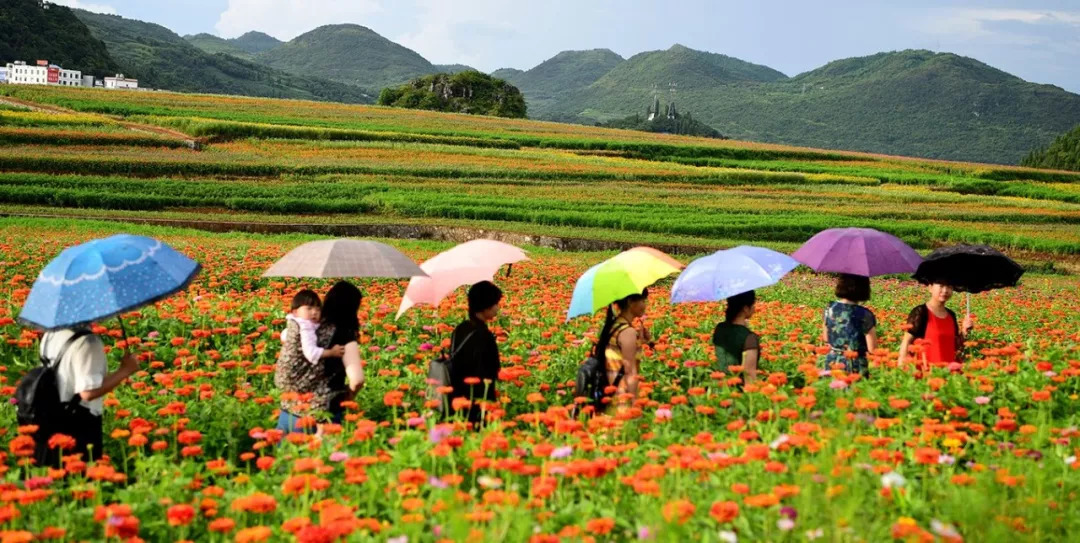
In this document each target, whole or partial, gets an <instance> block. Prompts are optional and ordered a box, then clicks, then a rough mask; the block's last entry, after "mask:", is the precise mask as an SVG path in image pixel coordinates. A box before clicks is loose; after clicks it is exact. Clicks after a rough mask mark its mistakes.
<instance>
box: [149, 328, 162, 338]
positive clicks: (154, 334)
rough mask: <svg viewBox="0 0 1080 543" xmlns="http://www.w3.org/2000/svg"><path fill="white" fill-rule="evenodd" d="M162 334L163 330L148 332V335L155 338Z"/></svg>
mask: <svg viewBox="0 0 1080 543" xmlns="http://www.w3.org/2000/svg"><path fill="white" fill-rule="evenodd" d="M160 335H161V332H158V331H157V330H154V331H153V332H150V333H149V334H146V337H148V338H150V339H154V338H156V337H158V336H160Z"/></svg>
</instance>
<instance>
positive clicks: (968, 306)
mask: <svg viewBox="0 0 1080 543" xmlns="http://www.w3.org/2000/svg"><path fill="white" fill-rule="evenodd" d="M966 294H967V314H968V316H971V293H970V292H968V293H966Z"/></svg>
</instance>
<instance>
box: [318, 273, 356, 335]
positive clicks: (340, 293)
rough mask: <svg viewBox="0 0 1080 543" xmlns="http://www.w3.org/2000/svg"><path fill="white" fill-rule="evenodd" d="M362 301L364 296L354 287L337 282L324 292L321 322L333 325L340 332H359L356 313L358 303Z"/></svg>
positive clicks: (347, 283) (346, 282)
mask: <svg viewBox="0 0 1080 543" xmlns="http://www.w3.org/2000/svg"><path fill="white" fill-rule="evenodd" d="M363 299H364V295H363V294H361V293H360V289H358V288H356V286H355V285H353V284H352V283H350V282H348V281H338V282H337V283H335V284H334V286H332V287H330V290H329V291H327V292H326V300H325V301H324V302H323V308H322V322H324V323H329V324H333V325H334V326H335V327H337V328H338V329H339V330H340V331H342V332H347V333H351V332H352V331H357V332H359V330H360V319H359V318H358V317H357V316H356V313H357V312H358V311H360V302H361V301H362V300H363Z"/></svg>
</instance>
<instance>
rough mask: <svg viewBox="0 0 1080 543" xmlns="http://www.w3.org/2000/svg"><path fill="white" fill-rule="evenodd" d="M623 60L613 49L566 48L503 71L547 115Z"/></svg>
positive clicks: (535, 108)
mask: <svg viewBox="0 0 1080 543" xmlns="http://www.w3.org/2000/svg"><path fill="white" fill-rule="evenodd" d="M621 62H623V58H622V57H620V56H619V55H617V54H615V53H614V52H612V51H611V50H609V49H592V50H589V51H563V52H561V53H559V54H557V55H555V56H554V57H552V58H549V59H548V60H545V61H544V62H542V63H540V64H538V65H537V66H536V67H534V68H532V69H531V70H528V71H524V72H517V73H514V72H513V71H508V70H507V71H503V72H502V75H505V76H506V77H505V79H506V80H507V81H509V82H511V83H513V84H514V85H515V86H516V87H518V88H519V89H521V92H522V93H524V94H525V99H526V100H527V101H528V103H529V109H530V111H532V112H533V115H534V116H536V117H546V116H547V115H548V114H549V113H551V112H552V111H554V110H555V109H556V108H557V105H558V104H559V103H561V102H563V101H567V100H570V101H572V100H574V97H575V95H576V94H578V93H580V92H581V91H582V90H583V89H585V88H586V87H588V86H589V85H591V84H593V83H594V82H596V80H597V79H600V78H601V77H603V76H604V75H605V74H607V73H608V72H610V71H611V70H612V69H613V68H615V67H616V66H618V65H619V63H621ZM504 70H506V69H504ZM492 75H496V74H492ZM496 77H499V75H496Z"/></svg>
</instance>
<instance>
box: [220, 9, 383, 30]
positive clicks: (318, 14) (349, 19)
mask: <svg viewBox="0 0 1080 543" xmlns="http://www.w3.org/2000/svg"><path fill="white" fill-rule="evenodd" d="M380 11H382V6H381V5H380V3H379V0H347V1H342V0H229V4H228V7H226V8H225V11H224V12H222V14H221V17H220V18H219V19H218V22H217V25H215V28H216V29H217V31H218V34H219V35H220V36H222V37H225V38H233V37H236V36H239V35H241V34H243V33H245V32H248V31H250V30H258V31H260V32H265V33H267V34H270V35H271V36H274V37H275V38H278V39H280V40H291V39H293V38H295V37H296V36H298V35H300V34H303V33H305V32H307V31H309V30H312V29H314V28H316V27H319V26H323V25H328V24H341V23H354V24H364V19H365V18H367V17H370V16H371V15H373V14H376V13H379V12H380Z"/></svg>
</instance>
